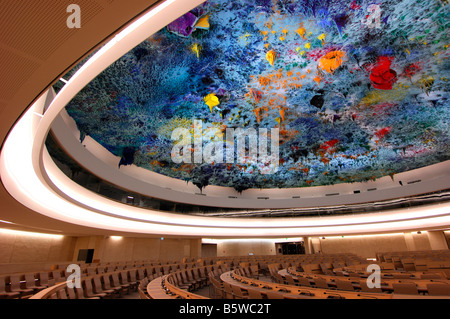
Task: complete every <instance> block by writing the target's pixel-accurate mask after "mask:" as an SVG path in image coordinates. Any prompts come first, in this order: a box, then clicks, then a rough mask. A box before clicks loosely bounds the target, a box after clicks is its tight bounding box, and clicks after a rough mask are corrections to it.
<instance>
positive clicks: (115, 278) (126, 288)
mask: <svg viewBox="0 0 450 319" xmlns="http://www.w3.org/2000/svg"><path fill="white" fill-rule="evenodd" d="M110 278H111V287H120V288H121V289H122V292H124V293H126V294H129V293H130V285H129V284H122V283H121V282H120V279H119V272H116V271H115V272H113V273H111V275H110Z"/></svg>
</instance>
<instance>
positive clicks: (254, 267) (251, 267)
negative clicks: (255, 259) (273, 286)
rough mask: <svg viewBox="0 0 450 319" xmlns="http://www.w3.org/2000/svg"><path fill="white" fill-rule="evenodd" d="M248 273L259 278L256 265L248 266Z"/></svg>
mask: <svg viewBox="0 0 450 319" xmlns="http://www.w3.org/2000/svg"><path fill="white" fill-rule="evenodd" d="M250 273H251V276H252V277H253V278H256V279H259V268H258V265H251V266H250Z"/></svg>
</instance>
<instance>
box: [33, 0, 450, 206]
mask: <svg viewBox="0 0 450 319" xmlns="http://www.w3.org/2000/svg"><path fill="white" fill-rule="evenodd" d="M203 2H204V0H189V1H188V0H171V1H166V2H164V3H163V4H161V5H159V6H158V7H157V8H155V9H154V10H151V11H150V12H149V13H148V14H145V15H144V16H143V17H142V18H140V19H138V20H137V21H136V22H134V23H133V24H131V25H130V26H129V27H127V28H126V29H125V30H124V31H122V32H120V33H119V34H118V35H117V36H116V37H115V38H114V39H113V40H112V41H111V42H109V43H108V44H107V45H105V46H104V47H103V48H102V49H101V50H100V51H99V52H98V53H97V54H95V55H94V56H93V57H92V58H91V59H90V60H89V61H88V62H87V63H86V64H85V65H84V66H83V67H82V68H81V69H80V70H79V71H78V72H77V73H76V74H75V75H74V76H73V77H72V78H71V79H70V80H69V81H68V83H67V84H66V85H65V86H64V87H63V89H62V90H61V91H60V92H59V94H58V95H57V96H56V98H55V99H54V100H53V102H52V103H51V105H50V106H49V108H48V109H47V111H46V112H45V114H44V118H43V120H42V121H41V123H40V125H41V129H39V130H38V132H37V133H36V134H37V137H36V143H35V145H34V147H35V149H36V150H37V149H39V150H40V152H42V144H41V143H40V141H41V140H42V141H43V140H44V139H45V137H46V136H47V132H48V127H49V126H48V125H49V122H51V123H52V124H57V123H56V122H58V121H57V117H58V115H59V114H62V112H61V111H62V110H63V109H64V107H65V106H66V105H67V104H68V103H69V102H70V100H71V99H72V98H73V97H74V96H75V95H76V94H77V93H78V92H79V91H80V90H81V89H82V88H83V87H84V86H85V85H87V84H88V83H89V82H90V81H92V80H93V79H94V78H95V77H96V76H97V75H99V74H100V73H101V72H102V71H103V70H104V69H106V68H107V67H108V66H109V65H111V64H112V63H113V62H114V61H116V60H117V59H119V58H121V57H122V56H123V55H124V54H126V53H127V52H129V50H131V49H132V48H133V47H135V46H136V45H138V44H140V43H141V42H143V41H144V40H145V39H147V38H148V37H149V36H150V35H151V34H153V33H155V32H157V31H159V30H160V29H162V28H164V27H165V26H166V25H167V24H168V23H170V21H172V20H174V19H176V18H178V17H179V16H181V15H183V14H184V13H185V12H187V11H189V10H191V9H192V8H194V7H196V6H198V5H199V4H201V3H203ZM64 123H65V124H67V121H66V122H64V121H59V126H60V127H59V130H58V132H57V134H56V135H57V137H58V139H59V140H60V141H61V142H62V144H63V145H64V146H65V148H66V149H67V150H68V151H69V153H70V155H71V156H73V157H74V159H76V160H77V161H78V162H79V163H80V164H82V166H84V167H85V168H87V169H88V170H90V171H91V172H94V174H96V175H98V176H99V177H100V178H102V179H104V180H106V181H109V182H111V183H113V184H116V185H121V186H123V187H124V188H126V189H128V190H130V191H133V192H136V193H140V194H144V195H147V196H150V197H156V198H159V199H165V200H169V201H174V198H176V199H177V201H178V202H182V203H187V204H193V205H204V206H219V207H229V208H242V209H244V208H252V209H266V208H274V209H282V208H292V207H305V208H307V207H316V206H333V205H346V204H355V203H362V202H368V201H381V200H387V199H395V198H401V197H405V196H412V195H417V194H421V193H431V192H434V191H437V190H441V189H444V188H448V187H449V186H450V182H449V181H450V161H446V162H443V163H439V164H436V165H431V166H428V167H424V168H421V169H416V170H412V171H408V172H403V173H399V174H396V175H395V181H394V180H392V179H391V178H390V177H389V176H386V177H383V178H379V179H377V180H376V181H368V182H364V183H341V184H336V185H328V186H316V187H307V188H289V189H263V190H260V189H249V190H246V191H244V192H243V193H241V194H238V193H237V192H236V191H235V190H234V189H232V188H230V187H220V186H213V185H210V186H207V187H206V188H205V189H203V190H202V192H201V194H200V195H201V196H199V195H198V194H199V193H200V190H199V189H198V188H197V187H196V186H194V185H193V184H192V183H189V184H188V183H186V182H184V181H181V180H177V179H174V178H170V177H167V176H163V175H161V174H157V173H154V172H150V171H148V170H145V169H142V168H139V167H136V166H134V165H132V166H128V167H126V166H125V167H122V168H121V170H119V171H118V170H117V169H116V167H117V165H118V160H117V158H116V157H114V156H112V154H110V153H109V152H107V151H106V150H105V149H103V148H102V147H101V146H100V145H99V144H98V143H97V142H95V141H94V140H92V139H91V138H90V137H87V138H86V139H85V142H84V146H85V147H82V146H81V145H80V144H79V143H74V140H73V138H74V137H73V136H69V134H70V131H71V130H67V129H66V127H61V126H63V125H64ZM69 126H70V125H69ZM56 128H57V125H56V127H55V129H56ZM74 129H75V130H76V128H73V126H72V132H73V131H74ZM71 138H72V141H70V139H71ZM33 154H34V155H35V157H34V158H33V162H34V165H35V166H36V165H39V161H40V158H41V153H38V152H33ZM94 155H95V156H94ZM102 161H103V162H102ZM41 178H43V177H41ZM419 179H420V180H421V183H414V184H411V185H409V184H408V182H412V181H416V180H419ZM398 180H402V181H403V183H404V184H403V186H400V185H399V183H398ZM150 181H151V182H150ZM368 189H376V190H375V191H370V192H367V190H368ZM356 190H358V191H360V192H359V193H358V194H354V193H353V192H354V191H356ZM336 194H339V195H336ZM329 195H330V196H329ZM331 195H332V196H331ZM298 196H300V199H298Z"/></svg>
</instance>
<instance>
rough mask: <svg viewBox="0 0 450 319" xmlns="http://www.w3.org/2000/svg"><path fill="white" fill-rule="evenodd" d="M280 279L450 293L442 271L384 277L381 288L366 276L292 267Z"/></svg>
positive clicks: (351, 287)
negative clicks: (397, 277)
mask: <svg viewBox="0 0 450 319" xmlns="http://www.w3.org/2000/svg"><path fill="white" fill-rule="evenodd" d="M274 277H275V278H276V281H277V282H280V283H285V284H289V285H299V286H303V287H319V288H325V289H337V290H345V291H363V292H372V293H398V294H411V295H419V294H420V295H431V296H450V281H449V280H448V279H446V278H444V277H443V276H441V275H440V274H432V273H427V274H424V276H423V277H420V278H411V277H403V278H402V279H395V278H392V279H387V278H383V279H382V281H381V282H380V285H381V286H380V287H379V288H375V287H374V288H369V287H368V285H367V278H368V274H366V275H365V276H352V277H350V276H346V275H345V274H342V275H318V274H306V273H303V272H299V271H297V270H296V269H295V268H293V267H291V268H288V269H287V270H286V269H282V270H280V271H278V273H277V275H276V276H274Z"/></svg>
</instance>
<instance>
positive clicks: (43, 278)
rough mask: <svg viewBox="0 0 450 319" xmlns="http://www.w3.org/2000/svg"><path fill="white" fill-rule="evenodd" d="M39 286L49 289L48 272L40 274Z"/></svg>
mask: <svg viewBox="0 0 450 319" xmlns="http://www.w3.org/2000/svg"><path fill="white" fill-rule="evenodd" d="M38 280H39V286H43V287H49V276H48V272H47V271H41V272H39V273H38Z"/></svg>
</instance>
